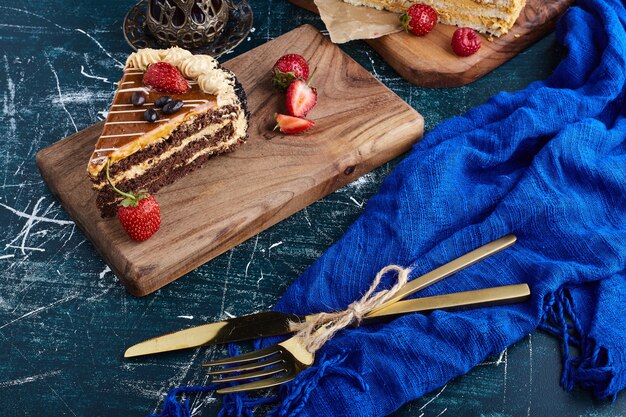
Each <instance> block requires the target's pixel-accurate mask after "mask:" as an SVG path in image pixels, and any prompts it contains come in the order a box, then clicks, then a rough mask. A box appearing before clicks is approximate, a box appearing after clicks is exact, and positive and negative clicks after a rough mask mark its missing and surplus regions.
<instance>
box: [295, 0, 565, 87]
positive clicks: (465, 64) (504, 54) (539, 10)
mask: <svg viewBox="0 0 626 417" xmlns="http://www.w3.org/2000/svg"><path fill="white" fill-rule="evenodd" d="M289 1H290V2H291V3H293V4H295V5H297V6H299V7H302V8H304V9H307V10H309V11H312V12H314V13H318V14H319V12H318V10H317V7H316V5H315V3H314V2H313V0H289ZM573 3H574V1H573V0H551V1H545V0H527V2H526V6H525V7H524V9H523V10H522V12H521V13H520V16H519V18H518V19H517V22H516V23H515V25H514V26H513V27H512V28H511V30H510V31H509V32H508V33H507V34H506V35H503V36H501V37H499V38H496V37H494V38H493V39H492V38H488V37H487V36H485V35H481V36H482V37H481V41H482V46H481V48H480V49H479V50H478V52H476V53H475V54H474V55H471V56H469V57H459V56H457V55H455V54H454V52H453V51H452V48H451V46H450V41H451V40H452V34H453V33H454V31H455V30H456V26H450V25H444V24H437V25H436V26H435V28H434V29H433V31H432V32H430V33H428V34H426V35H424V36H415V35H413V34H411V33H407V32H404V31H401V32H397V33H392V34H390V35H385V36H382V37H380V38H377V39H367V40H365V42H367V43H368V44H369V45H370V46H371V47H372V48H374V50H375V51H376V52H378V54H379V55H380V56H381V57H382V59H383V60H384V61H385V62H387V63H388V64H389V65H391V67H392V68H393V69H395V70H396V72H398V74H400V75H401V76H402V77H403V78H404V79H406V80H407V81H409V82H411V83H413V84H415V85H417V86H420V87H457V86H461V85H465V84H469V83H471V82H472V81H475V80H477V79H478V78H480V77H482V76H484V75H485V74H487V73H488V72H490V71H492V70H493V69H495V68H497V67H498V66H500V65H502V64H503V63H505V62H506V61H508V60H509V59H511V58H513V57H514V56H515V55H517V54H519V53H520V52H521V51H523V50H524V49H526V48H527V47H528V46H530V45H532V44H533V43H534V42H536V41H538V40H539V39H541V38H542V37H543V36H545V35H546V34H547V33H548V32H550V31H551V30H552V29H553V28H554V26H555V24H556V21H557V20H558V18H559V17H560V16H561V15H562V14H563V13H564V12H565V10H567V8H568V7H569V6H570V5H571V4H573Z"/></svg>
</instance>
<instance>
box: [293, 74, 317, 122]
mask: <svg viewBox="0 0 626 417" xmlns="http://www.w3.org/2000/svg"><path fill="white" fill-rule="evenodd" d="M286 98H287V112H289V114H290V115H292V116H296V117H303V116H306V114H307V113H308V112H309V110H311V109H312V108H313V107H314V106H315V105H316V104H317V90H316V89H315V88H313V87H311V86H309V85H308V84H307V83H306V81H304V80H295V81H294V82H292V83H291V84H290V85H289V88H287V96H286Z"/></svg>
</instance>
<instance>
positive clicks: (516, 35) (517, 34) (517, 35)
mask: <svg viewBox="0 0 626 417" xmlns="http://www.w3.org/2000/svg"><path fill="white" fill-rule="evenodd" d="M513 36H515V37H516V38H519V37H520V36H522V35H520V34H519V33H516V34H515V35H513Z"/></svg>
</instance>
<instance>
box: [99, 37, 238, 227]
mask: <svg viewBox="0 0 626 417" xmlns="http://www.w3.org/2000/svg"><path fill="white" fill-rule="evenodd" d="M158 62H166V63H169V64H171V65H173V66H174V67H176V68H177V69H178V70H179V72H180V74H182V76H183V77H184V78H185V79H186V80H187V82H188V84H189V86H190V89H189V91H188V92H186V93H184V94H169V93H163V92H159V91H155V90H154V89H152V88H150V87H147V86H145V85H144V83H143V77H144V74H145V72H146V69H147V68H148V66H149V65H151V64H156V63H158ZM133 94H135V98H134V99H133ZM168 96H169V97H171V102H170V104H169V106H168V107H163V108H159V107H161V105H162V102H164V101H166V100H168ZM178 101H180V102H182V103H177V104H176V105H175V106H174V103H176V102H178ZM181 104H182V106H181ZM176 107H179V108H178V109H176ZM149 109H152V110H154V114H153V112H152V111H149V112H148V115H146V110H149ZM168 113H169V114H168ZM150 115H151V116H152V119H151V118H150ZM248 117H249V115H248V111H247V108H246V96H245V93H244V91H243V89H242V87H241V84H239V82H238V81H237V79H236V78H235V75H234V74H233V73H232V72H230V71H228V70H226V69H224V68H222V67H221V66H220V65H219V64H218V63H217V61H216V60H215V59H214V58H212V57H210V56H208V55H192V54H191V53H190V52H189V51H186V50H184V49H181V48H177V47H173V48H170V49H164V50H158V49H142V50H139V51H138V52H136V53H133V54H131V55H130V56H129V57H128V60H127V61H126V66H125V68H124V75H123V77H122V79H121V80H120V82H119V83H118V89H117V92H116V93H115V97H114V98H113V104H112V105H111V108H110V110H109V113H108V115H107V118H106V121H105V123H104V129H103V131H102V134H101V136H100V138H99V139H98V141H97V143H96V147H95V150H94V152H93V154H92V156H91V159H90V160H89V164H88V166H87V172H88V174H89V176H90V178H91V180H92V182H93V186H94V189H95V190H96V191H97V192H98V196H97V199H96V202H97V205H98V207H99V209H100V211H101V214H102V216H103V217H107V216H113V215H115V212H116V207H117V204H118V202H119V201H120V200H121V199H122V196H121V195H119V194H118V193H116V192H115V191H114V190H113V188H112V187H111V185H110V184H109V181H108V180H107V170H108V173H109V177H110V180H111V182H112V183H113V184H114V185H115V186H116V187H117V188H118V189H120V190H123V191H127V192H128V191H139V190H147V191H148V192H150V193H154V192H156V191H157V190H159V189H160V188H161V187H163V186H165V185H168V184H171V183H172V182H174V181H176V180H177V179H178V178H181V177H183V176H184V175H186V174H188V173H189V172H191V171H193V170H194V169H196V168H198V167H200V166H202V165H203V164H204V163H205V162H206V161H207V160H208V159H209V158H211V157H213V156H216V155H219V154H222V153H225V152H230V151H233V150H235V149H236V148H237V147H238V146H239V145H241V144H242V143H243V142H244V141H245V140H246V138H247V129H248Z"/></svg>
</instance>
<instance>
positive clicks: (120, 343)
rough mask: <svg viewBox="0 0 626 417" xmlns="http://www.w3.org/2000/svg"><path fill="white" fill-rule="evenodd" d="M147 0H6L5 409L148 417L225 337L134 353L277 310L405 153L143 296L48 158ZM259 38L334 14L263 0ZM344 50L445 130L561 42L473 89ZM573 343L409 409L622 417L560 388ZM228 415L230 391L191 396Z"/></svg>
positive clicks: (108, 86)
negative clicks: (425, 79)
mask: <svg viewBox="0 0 626 417" xmlns="http://www.w3.org/2000/svg"><path fill="white" fill-rule="evenodd" d="M132 4H133V2H132V1H119V0H118V1H95V0H84V1H80V2H78V1H76V2H70V1H61V0H49V1H45V2H42V1H35V0H25V1H20V2H15V1H9V0H0V92H1V98H0V99H1V100H2V104H1V106H0V161H1V165H0V230H2V233H1V234H0V269H1V271H2V272H1V273H0V277H1V278H0V396H1V397H2V406H0V416H11V417H13V416H37V417H39V416H51V415H54V416H89V417H95V416H131V415H132V416H142V415H145V414H147V413H148V412H150V411H153V410H155V409H158V408H159V407H160V404H161V400H162V397H163V395H164V393H165V392H167V390H168V389H169V388H170V387H172V386H176V385H181V384H197V383H203V382H206V381H207V377H206V375H205V372H204V371H203V369H202V368H201V367H200V366H199V365H200V363H202V362H203V361H205V360H208V359H212V358H216V357H218V356H221V355H223V354H224V350H223V348H222V347H210V348H200V349H195V350H191V351H187V352H180V353H174V354H167V355H162V356H159V357H149V358H145V359H141V360H133V361H125V360H123V359H122V352H123V350H124V349H125V348H126V347H127V346H128V345H129V344H132V343H134V342H137V341H139V340H142V339H145V338H148V337H151V336H153V335H155V334H159V333H162V332H166V331H170V330H174V329H177V328H181V327H185V326H190V325H195V324H200V323H203V322H205V321H213V320H217V319H221V318H225V317H229V316H231V315H239V314H243V313H247V312H251V311H258V310H262V309H268V308H270V307H271V306H272V305H273V304H274V303H275V301H276V300H277V298H278V297H279V296H280V294H282V292H283V291H284V290H285V288H286V287H287V286H288V285H289V283H290V282H291V281H292V280H294V279H295V278H296V277H297V276H298V274H299V273H301V272H302V271H303V270H304V269H305V268H306V267H307V266H308V265H310V264H311V263H312V262H313V261H314V260H315V259H316V258H317V257H318V256H319V255H320V254H321V253H322V252H323V251H324V250H325V249H326V248H328V246H329V245H330V244H332V243H333V242H334V241H335V240H336V239H337V238H339V237H340V236H341V234H342V233H343V232H344V231H345V230H346V228H347V227H348V226H349V225H350V223H351V222H352V221H353V220H354V219H355V218H356V217H357V216H358V214H359V213H360V211H361V210H362V208H363V205H364V204H366V202H367V199H368V198H369V197H370V196H371V195H372V194H373V193H375V191H376V189H377V187H378V185H379V184H380V182H381V180H382V179H383V178H384V177H385V175H386V174H387V173H388V172H389V171H390V170H391V169H392V167H393V166H394V162H391V163H388V164H385V165H384V166H382V167H380V168H379V169H377V170H376V171H374V172H373V173H371V174H369V175H366V176H365V177H363V178H361V179H359V180H357V181H356V182H354V183H352V184H350V185H349V186H347V187H345V188H343V189H341V190H339V191H337V192H336V193H334V194H332V195H330V196H328V197H327V198H325V199H323V200H321V201H319V202H318V203H316V204H314V205H312V206H310V207H309V208H307V209H305V210H303V211H301V212H299V213H297V214H296V215H294V216H292V217H290V218H288V219H286V220H285V221H283V222H281V223H280V224H278V225H276V226H274V227H272V228H271V229H269V230H267V231H266V232H264V233H261V234H260V235H258V236H256V237H254V238H252V239H250V240H249V241H247V242H245V243H244V244H242V245H239V246H237V247H236V248H234V249H232V250H231V251H229V252H227V253H225V254H224V255H222V256H220V257H219V258H217V259H215V260H213V261H211V262H209V263H207V264H206V265H204V266H202V267H201V268H199V269H198V270H196V271H194V272H192V273H190V274H188V275H187V276H185V277H184V278H182V279H180V280H178V281H177V282H175V283H173V284H171V285H169V286H167V287H166V288H164V289H162V290H160V291H158V292H156V293H154V294H152V295H150V296H147V297H144V298H141V299H138V298H134V297H132V296H130V295H129V294H127V293H126V292H125V290H124V289H123V288H122V286H121V285H120V284H119V282H118V280H117V278H116V277H115V276H113V275H112V274H111V272H110V270H109V268H108V267H107V266H106V265H105V264H104V262H103V261H102V259H101V258H100V257H99V256H98V254H97V253H96V252H95V250H94V248H93V247H92V246H91V244H90V243H89V242H88V241H87V240H86V239H85V237H84V236H83V234H82V233H81V232H80V231H79V230H78V229H77V228H76V227H75V226H74V224H73V222H72V221H71V219H70V218H69V217H68V216H67V214H66V213H65V212H64V211H63V209H62V208H61V207H60V205H59V204H58V202H57V201H56V200H55V199H54V198H53V197H52V195H51V194H50V193H49V191H48V189H47V187H46V185H45V184H44V183H43V181H42V179H41V177H40V176H39V173H38V171H37V168H36V166H35V153H36V152H37V151H38V150H39V149H41V148H43V147H45V146H47V145H50V144H52V143H54V142H55V141H57V140H59V139H60V138H63V137H65V136H67V135H69V134H72V133H74V132H76V131H78V130H80V129H83V128H85V127H87V126H89V125H91V124H93V123H95V122H97V121H99V120H102V119H103V115H104V113H105V111H106V110H107V107H108V104H109V101H110V100H111V98H112V95H113V91H114V89H115V85H114V82H115V81H117V79H118V78H119V77H120V68H121V65H122V63H123V62H124V60H125V59H126V56H127V54H128V53H129V52H130V48H129V47H128V46H127V44H126V42H125V40H124V37H123V36H122V32H121V24H122V19H123V17H124V15H125V14H126V12H127V11H128V9H129V8H130V7H131V6H132ZM253 8H254V12H255V27H254V31H253V32H252V33H251V34H250V37H249V39H247V40H246V41H244V43H243V44H241V45H240V46H239V47H238V48H237V49H236V50H235V51H233V52H232V53H231V54H229V55H226V56H225V57H223V58H222V60H225V59H228V58H230V57H234V56H236V55H238V54H240V53H242V52H244V51H246V50H248V49H251V48H254V47H255V46H257V45H260V44H262V43H264V42H266V41H267V40H269V39H272V38H274V37H276V36H278V35H280V34H282V33H285V32H287V31H289V30H291V29H293V28H295V27H297V26H299V25H301V24H303V23H311V24H313V25H315V26H317V27H319V28H320V29H321V28H322V25H321V23H320V21H319V19H318V18H317V17H316V16H314V15H313V14H311V13H308V12H306V11H302V10H299V9H297V8H296V7H294V6H292V5H290V4H289V3H287V2H286V1H285V0H280V1H279V0H265V1H255V2H253ZM343 48H344V50H345V51H346V52H348V53H349V54H350V55H351V56H353V57H354V58H355V59H356V60H357V61H359V62H360V63H361V64H362V65H363V66H365V68H367V69H368V70H370V71H371V72H372V73H373V74H375V75H376V76H377V77H378V78H379V79H380V80H381V81H382V82H384V83H385V84H386V85H388V86H389V87H390V88H391V89H393V90H394V91H395V92H397V93H398V94H399V95H400V96H402V97H403V98H404V99H405V100H406V101H407V102H409V103H410V104H411V105H412V106H413V107H415V108H416V109H417V110H418V111H420V112H421V113H422V114H423V115H424V117H425V119H426V128H427V129H430V128H432V127H433V126H435V125H436V124H438V123H439V122H441V121H442V120H443V119H445V118H448V117H451V116H454V115H458V114H461V113H463V112H464V111H466V110H467V109H469V108H471V107H473V106H476V105H478V104H480V103H482V102H483V101H485V100H486V99H487V98H488V97H489V96H491V95H493V94H495V93H497V92H499V91H503V90H504V91H514V90H517V89H520V88H523V87H524V86H526V85H527V84H528V83H530V82H532V81H534V80H537V79H541V78H544V77H546V76H547V75H548V74H549V73H550V72H551V70H552V68H553V67H554V66H555V65H556V63H557V61H558V56H559V53H560V51H559V48H558V46H557V45H555V43H554V37H553V36H548V37H547V38H546V39H544V40H543V41H541V42H539V43H538V44H536V45H535V46H533V47H532V48H530V49H529V50H527V51H526V52H524V53H522V54H521V55H520V56H518V57H516V58H515V59H513V60H512V61H511V62H509V63H507V64H506V65H504V66H502V67H501V68H499V69H497V70H496V71H494V72H493V73H491V74H489V75H488V76H486V77H485V78H483V79H481V80H479V81H477V82H475V83H473V84H471V85H469V86H465V87H461V88H453V89H440V90H428V89H422V88H417V87H414V86H412V85H410V84H408V83H407V82H405V81H403V80H402V79H401V78H400V77H398V75H397V74H396V73H395V72H394V71H393V70H391V69H390V67H389V66H388V65H386V64H385V63H384V62H383V61H382V60H381V59H380V58H379V57H378V56H377V54H376V53H375V52H373V51H372V50H371V49H370V48H369V47H368V46H367V45H366V44H364V43H362V42H352V43H350V44H348V45H345V46H343ZM559 349H560V345H559V343H558V342H557V341H556V340H554V339H552V338H550V337H548V336H546V335H544V334H542V333H535V334H533V335H529V336H528V337H527V338H525V339H524V340H522V341H520V342H519V343H517V344H516V345H515V346H513V347H511V348H509V349H507V350H506V351H504V352H503V353H502V354H501V355H499V356H498V357H494V358H491V359H489V360H488V361H486V362H485V363H483V364H481V365H480V366H477V367H476V368H475V369H474V370H472V371H471V372H470V373H469V374H467V375H466V376H463V377H461V378H458V379H456V380H454V381H452V382H450V383H449V384H448V385H446V386H445V387H443V388H442V389H440V390H437V391H436V392H433V393H430V394H428V395H426V396H424V397H423V398H421V399H418V400H416V401H414V402H413V403H410V404H407V405H405V406H403V407H402V408H400V410H399V411H398V412H397V413H396V414H394V416H396V417H409V416H411V417H421V416H424V417H429V416H432V417H436V416H442V415H448V416H516V417H517V416H574V415H576V416H620V415H626V401H625V400H624V396H623V395H622V396H620V397H618V399H617V401H616V402H615V403H613V404H611V403H610V402H597V401H594V400H592V399H591V398H590V396H589V395H588V394H587V393H585V392H581V391H576V392H574V393H571V394H568V393H565V392H564V391H563V390H562V389H561V388H560V387H559V373H560V369H561V366H560V357H559ZM191 402H192V407H193V409H194V415H198V416H200V415H201V416H214V415H216V412H217V410H218V409H219V408H220V398H219V397H217V396H215V395H213V394H209V395H197V396H193V397H192V398H191Z"/></svg>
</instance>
